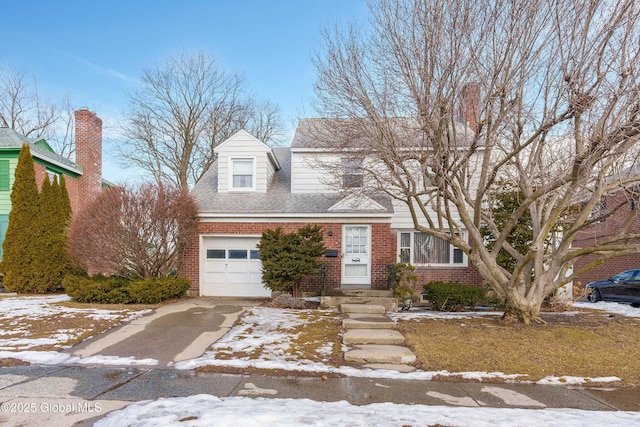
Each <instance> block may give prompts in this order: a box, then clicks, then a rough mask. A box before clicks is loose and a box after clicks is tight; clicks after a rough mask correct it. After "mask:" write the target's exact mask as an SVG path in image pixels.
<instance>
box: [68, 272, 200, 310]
mask: <svg viewBox="0 0 640 427" xmlns="http://www.w3.org/2000/svg"><path fill="white" fill-rule="evenodd" d="M62 284H63V286H64V288H65V290H66V292H67V295H69V296H70V297H71V298H73V299H74V300H76V301H78V302H94V303H102V304H156V303H159V302H162V301H166V300H168V299H171V298H178V297H181V296H183V295H184V294H185V292H187V289H189V280H187V279H185V278H182V277H169V278H165V279H158V278H155V277H150V278H147V279H144V280H137V281H131V280H129V279H126V278H124V277H115V276H114V277H103V276H94V277H91V278H88V277H81V276H67V277H65V278H64V280H63V281H62Z"/></svg>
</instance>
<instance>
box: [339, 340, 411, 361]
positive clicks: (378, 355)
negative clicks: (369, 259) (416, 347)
mask: <svg viewBox="0 0 640 427" xmlns="http://www.w3.org/2000/svg"><path fill="white" fill-rule="evenodd" d="M344 360H345V361H347V362H354V363H363V364H365V363H376V364H377V363H385V364H386V363H391V364H411V363H414V362H415V361H416V356H415V354H413V353H412V352H411V350H409V349H408V348H406V347H402V346H399V345H356V346H354V348H353V349H352V350H349V351H346V352H345V353H344Z"/></svg>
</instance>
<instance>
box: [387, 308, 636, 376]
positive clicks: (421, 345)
mask: <svg viewBox="0 0 640 427" xmlns="http://www.w3.org/2000/svg"><path fill="white" fill-rule="evenodd" d="M543 319H544V320H546V321H547V322H548V323H547V324H539V325H531V326H524V325H519V324H506V323H503V322H502V321H501V320H500V319H499V318H493V317H491V318H474V319H456V320H453V319H452V320H448V319H447V320H444V319H421V320H419V321H415V320H412V321H403V322H399V324H398V329H399V330H400V331H401V332H402V333H403V334H404V335H405V338H406V340H407V344H408V345H409V346H410V347H411V348H412V349H413V350H414V352H415V354H416V356H417V359H418V363H419V365H420V366H419V367H420V368H421V369H423V370H425V371H440V370H447V371H449V372H469V371H480V372H503V373H505V374H524V375H527V377H524V378H522V379H523V380H528V381H536V380H540V379H542V378H545V377H548V376H556V377H562V376H578V377H588V378H596V377H609V376H616V377H619V378H620V379H621V385H625V386H640V357H639V356H640V340H639V339H638V337H640V319H637V318H628V317H623V316H617V315H607V314H601V313H597V314H596V313H593V312H582V313H581V314H578V315H566V314H561V313H545V314H544V315H543Z"/></svg>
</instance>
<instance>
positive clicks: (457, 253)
mask: <svg viewBox="0 0 640 427" xmlns="http://www.w3.org/2000/svg"><path fill="white" fill-rule="evenodd" d="M399 234H400V236H399V242H398V249H399V254H398V255H399V259H400V262H405V263H409V264H413V265H441V266H447V265H449V266H466V265H467V259H466V257H465V255H464V253H463V252H462V250H460V249H458V248H456V247H455V246H453V245H452V244H451V243H449V242H446V241H445V240H442V239H440V238H438V237H434V236H430V235H428V234H426V233H423V232H421V231H411V232H408V231H407V232H401V233H399Z"/></svg>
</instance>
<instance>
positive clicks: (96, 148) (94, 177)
mask: <svg viewBox="0 0 640 427" xmlns="http://www.w3.org/2000/svg"><path fill="white" fill-rule="evenodd" d="M74 116H75V121H76V123H75V127H76V163H77V164H79V165H80V166H81V167H82V176H81V177H79V178H78V201H77V202H78V203H77V204H76V206H78V210H82V208H83V207H84V206H86V205H87V204H88V203H90V202H91V201H93V199H94V198H95V197H96V196H97V195H98V193H99V192H100V190H101V189H102V120H101V119H100V118H99V117H98V116H96V114H95V113H93V112H91V111H89V110H88V109H87V108H81V109H80V110H78V111H75V113H74Z"/></svg>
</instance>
